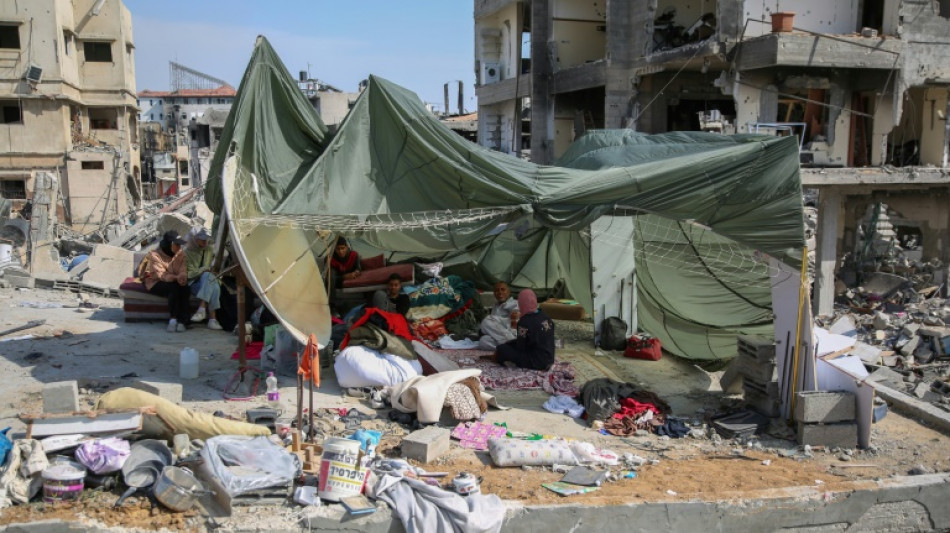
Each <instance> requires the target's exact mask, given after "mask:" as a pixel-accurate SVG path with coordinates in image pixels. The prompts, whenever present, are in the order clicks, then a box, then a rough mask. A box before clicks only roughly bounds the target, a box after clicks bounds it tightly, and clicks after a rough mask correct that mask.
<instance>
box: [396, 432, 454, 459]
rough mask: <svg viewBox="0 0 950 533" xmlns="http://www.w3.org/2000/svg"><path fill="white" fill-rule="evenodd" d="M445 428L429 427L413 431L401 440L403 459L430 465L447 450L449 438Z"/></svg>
mask: <svg viewBox="0 0 950 533" xmlns="http://www.w3.org/2000/svg"><path fill="white" fill-rule="evenodd" d="M450 435H451V432H450V431H449V430H448V429H446V428H440V427H436V426H429V427H427V428H423V429H420V430H418V431H413V432H412V433H410V434H409V436H407V437H406V438H404V439H403V440H402V446H401V449H402V455H403V457H406V458H409V459H414V460H416V461H419V462H420V463H430V462H432V461H435V460H436V459H438V458H439V456H440V455H442V454H443V453H445V452H447V451H448V450H449V436H450Z"/></svg>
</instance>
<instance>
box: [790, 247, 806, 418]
mask: <svg viewBox="0 0 950 533" xmlns="http://www.w3.org/2000/svg"><path fill="white" fill-rule="evenodd" d="M807 275H808V246H805V247H804V248H803V249H802V276H801V285H800V286H799V287H798V326H797V327H796V328H795V357H794V359H793V361H794V362H793V365H794V369H793V374H792V375H793V376H794V377H793V378H792V387H791V391H792V399H791V400H792V402H791V407H790V408H789V411H788V412H789V413H794V412H795V392H796V389H797V388H798V364H799V362H800V356H801V349H802V322H804V316H803V315H804V313H805V280H806V277H807ZM802 377H803V378H804V376H802Z"/></svg>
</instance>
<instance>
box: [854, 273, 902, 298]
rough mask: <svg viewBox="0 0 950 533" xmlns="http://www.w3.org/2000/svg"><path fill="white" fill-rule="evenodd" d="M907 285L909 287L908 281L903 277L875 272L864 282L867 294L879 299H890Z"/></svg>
mask: <svg viewBox="0 0 950 533" xmlns="http://www.w3.org/2000/svg"><path fill="white" fill-rule="evenodd" d="M905 285H908V281H907V278H905V277H903V276H897V275H894V274H888V273H886V272H873V273H871V274H870V275H869V276H868V277H867V278H866V279H865V280H864V285H863V286H864V291H865V292H866V293H867V294H870V295H873V296H876V297H879V298H888V297H890V296H891V295H892V294H894V293H895V292H897V291H898V290H900V289H901V287H904V286H905Z"/></svg>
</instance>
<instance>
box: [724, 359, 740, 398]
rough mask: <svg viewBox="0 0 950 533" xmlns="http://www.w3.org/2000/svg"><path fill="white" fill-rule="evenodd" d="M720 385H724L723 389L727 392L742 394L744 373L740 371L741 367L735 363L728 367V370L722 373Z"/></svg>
mask: <svg viewBox="0 0 950 533" xmlns="http://www.w3.org/2000/svg"><path fill="white" fill-rule="evenodd" d="M719 386H720V387H722V391H723V392H724V393H726V394H741V393H742V374H740V373H739V367H737V366H736V365H735V364H732V365H729V366H728V367H726V370H725V371H724V372H723V373H722V377H721V378H719Z"/></svg>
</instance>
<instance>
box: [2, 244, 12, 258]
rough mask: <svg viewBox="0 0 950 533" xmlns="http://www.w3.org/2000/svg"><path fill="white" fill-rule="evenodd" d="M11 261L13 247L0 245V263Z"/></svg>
mask: <svg viewBox="0 0 950 533" xmlns="http://www.w3.org/2000/svg"><path fill="white" fill-rule="evenodd" d="M11 261H13V245H10V244H0V263H9V262H11Z"/></svg>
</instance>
